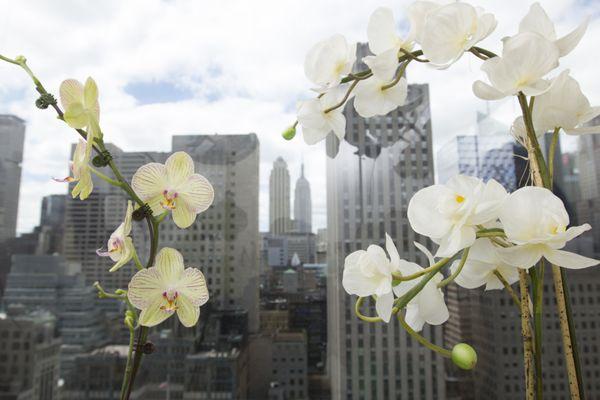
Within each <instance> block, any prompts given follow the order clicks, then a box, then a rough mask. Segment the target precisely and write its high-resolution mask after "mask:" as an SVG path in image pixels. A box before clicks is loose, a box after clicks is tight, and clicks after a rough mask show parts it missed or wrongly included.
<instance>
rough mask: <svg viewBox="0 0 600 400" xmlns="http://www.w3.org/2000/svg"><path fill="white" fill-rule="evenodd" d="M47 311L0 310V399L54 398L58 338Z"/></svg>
mask: <svg viewBox="0 0 600 400" xmlns="http://www.w3.org/2000/svg"><path fill="white" fill-rule="evenodd" d="M55 326H56V320H55V318H54V316H53V315H52V314H50V313H49V312H47V311H33V312H29V311H27V310H26V309H24V308H22V307H9V308H8V313H0V398H1V399H2V400H21V399H23V400H29V399H31V400H33V399H36V400H37V399H44V400H57V399H58V398H59V397H58V378H59V371H58V367H59V358H58V355H59V351H60V338H58V337H57V335H56V329H55Z"/></svg>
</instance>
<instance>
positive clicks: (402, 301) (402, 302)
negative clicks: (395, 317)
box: [394, 258, 450, 309]
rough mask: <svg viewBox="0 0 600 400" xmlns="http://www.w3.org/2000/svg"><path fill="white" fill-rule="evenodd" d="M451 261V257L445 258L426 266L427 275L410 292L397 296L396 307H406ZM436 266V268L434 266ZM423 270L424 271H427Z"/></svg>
mask: <svg viewBox="0 0 600 400" xmlns="http://www.w3.org/2000/svg"><path fill="white" fill-rule="evenodd" d="M448 261H450V259H449V258H444V259H442V260H440V261H438V262H437V263H435V264H433V265H432V266H431V267H429V268H426V269H425V270H428V271H429V273H427V275H426V276H425V277H423V279H421V280H420V281H419V283H417V284H416V285H415V286H413V287H412V288H411V289H410V290H409V291H408V292H406V293H405V294H404V296H402V297H399V298H397V299H396V300H395V301H394V303H396V307H398V308H399V309H403V308H404V307H406V305H407V304H408V303H409V302H410V301H411V300H412V299H413V298H414V297H415V296H416V295H417V294H419V292H420V291H421V290H423V288H424V287H425V285H427V282H429V281H430V280H431V279H432V278H433V277H434V276H435V274H437V273H438V272H440V269H442V267H443V266H444V265H446V263H447V262H448ZM434 267H435V268H434ZM425 270H423V271H425Z"/></svg>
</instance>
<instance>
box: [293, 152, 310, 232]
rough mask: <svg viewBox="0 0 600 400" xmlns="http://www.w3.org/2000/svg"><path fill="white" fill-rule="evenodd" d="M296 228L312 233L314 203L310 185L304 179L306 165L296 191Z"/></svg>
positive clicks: (298, 230)
mask: <svg viewBox="0 0 600 400" xmlns="http://www.w3.org/2000/svg"><path fill="white" fill-rule="evenodd" d="M294 225H295V226H294V227H295V231H297V232H302V233H310V232H312V201H311V196H310V183H309V182H308V179H306V178H305V177H304V163H303V164H302V167H301V172H300V178H298V180H297V181H296V188H295V190H294Z"/></svg>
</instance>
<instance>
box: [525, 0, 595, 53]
mask: <svg viewBox="0 0 600 400" xmlns="http://www.w3.org/2000/svg"><path fill="white" fill-rule="evenodd" d="M588 24H589V18H586V19H585V20H584V21H583V22H582V23H581V24H580V25H579V26H578V27H577V28H575V29H574V30H572V31H571V32H570V33H568V34H566V35H565V36H563V37H561V38H560V39H557V38H556V31H555V29H554V23H553V22H552V20H550V18H549V17H548V14H546V12H545V11H544V9H543V8H542V6H541V5H540V3H533V4H532V5H531V7H530V8H529V12H528V13H527V15H525V17H524V18H523V19H522V20H521V23H520V24H519V33H522V32H534V33H537V34H539V35H542V36H543V37H544V38H546V39H547V40H549V41H551V42H553V43H554V45H556V47H557V48H558V52H559V56H560V57H564V56H566V55H567V54H569V53H570V52H571V51H572V50H573V49H574V48H575V47H576V46H577V44H578V43H579V41H580V40H581V38H582V37H583V34H584V33H585V31H586V30H587V27H588Z"/></svg>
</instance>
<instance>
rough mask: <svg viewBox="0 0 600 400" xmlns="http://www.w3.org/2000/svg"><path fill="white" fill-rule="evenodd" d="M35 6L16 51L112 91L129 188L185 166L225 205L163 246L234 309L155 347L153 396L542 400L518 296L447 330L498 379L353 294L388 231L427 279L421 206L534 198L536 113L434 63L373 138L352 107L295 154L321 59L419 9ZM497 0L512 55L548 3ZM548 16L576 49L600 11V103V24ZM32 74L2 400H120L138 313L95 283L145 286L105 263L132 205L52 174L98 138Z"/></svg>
mask: <svg viewBox="0 0 600 400" xmlns="http://www.w3.org/2000/svg"><path fill="white" fill-rule="evenodd" d="M29 4H30V5H29V6H28V7H26V6H24V5H20V4H18V3H14V2H11V3H8V2H7V3H2V2H0V6H1V7H2V8H1V10H2V11H3V13H2V14H1V15H0V53H2V54H7V55H16V54H21V53H22V54H24V55H26V56H27V57H28V60H29V64H30V65H31V67H32V68H33V69H34V70H35V71H36V73H37V74H38V76H39V77H40V79H42V80H43V81H44V83H45V85H46V87H47V88H49V89H51V90H52V91H54V92H56V90H55V88H57V87H58V86H59V84H60V82H61V80H63V79H66V78H71V77H75V78H79V79H84V78H85V77H86V76H88V75H91V76H93V77H94V78H95V79H96V81H97V82H98V85H99V88H100V103H101V110H102V111H101V116H100V123H101V126H102V127H103V131H104V132H105V140H106V142H107V143H110V146H109V148H110V151H111V153H112V154H113V157H114V159H115V162H116V163H117V165H118V166H119V168H120V169H121V170H122V171H123V174H124V175H125V177H126V178H128V179H130V178H131V176H132V175H133V173H134V172H135V170H136V169H137V168H138V167H139V166H141V165H142V164H145V163H148V162H164V161H165V159H166V157H167V156H168V155H169V154H170V153H171V152H173V151H179V150H183V151H186V152H188V153H189V154H190V155H191V156H192V158H193V159H194V162H195V167H196V170H197V171H198V172H200V173H202V174H203V175H205V176H206V177H207V178H208V179H209V180H210V181H211V182H212V183H213V185H214V187H215V202H214V204H213V206H211V208H210V209H209V210H208V211H207V212H205V213H203V214H201V215H199V217H198V218H197V220H196V222H195V224H194V225H193V226H192V227H191V228H190V229H188V230H179V229H178V228H176V227H175V226H174V224H173V223H172V221H170V219H167V220H166V221H165V223H163V225H162V226H163V227H164V228H162V229H161V237H160V241H161V244H160V245H161V246H172V247H176V248H178V249H179V250H180V251H181V252H182V253H183V255H184V258H185V260H186V264H188V265H195V266H198V267H200V268H201V269H202V271H203V272H204V274H205V275H206V277H207V281H208V286H209V290H210V295H211V300H210V302H209V303H208V304H207V306H205V307H203V308H202V315H201V318H200V322H199V324H198V326H196V327H194V328H192V329H185V328H183V327H182V326H180V325H179V324H178V323H177V322H176V321H175V319H171V320H170V321H168V322H166V323H164V324H162V325H160V326H159V327H157V328H155V329H153V330H152V333H151V335H150V340H151V341H152V343H154V344H155V346H156V349H157V350H156V353H155V354H153V355H150V356H148V357H146V359H145V362H144V364H143V365H144V366H143V368H142V370H141V371H140V375H139V377H138V380H137V382H136V391H135V392H134V393H133V396H132V398H137V399H151V400H152V399H200V398H202V399H213V398H220V399H221V398H226V399H246V398H247V399H257V400H258V399H273V400H284V399H330V398H331V399H395V398H402V399H424V400H430V399H445V398H448V399H457V400H458V399H515V400H516V399H521V398H522V397H523V395H522V393H523V379H522V375H523V374H522V369H521V367H520V365H521V354H520V353H521V351H522V350H521V346H520V341H519V322H518V316H517V310H516V308H515V307H514V306H513V305H512V304H511V303H510V298H509V297H508V295H507V294H506V293H503V292H502V293H500V292H498V293H489V292H488V293H483V292H482V291H480V290H473V291H466V290H458V288H457V286H456V285H454V284H452V285H449V286H448V288H447V291H446V301H447V303H448V306H449V309H450V312H451V317H450V320H449V321H448V322H447V323H446V324H445V325H444V326H436V327H431V326H426V327H425V329H424V332H423V333H424V335H425V336H426V337H428V338H430V339H431V340H433V341H434V342H436V343H438V344H445V345H446V346H452V345H453V344H455V343H457V342H459V341H466V342H468V343H471V344H472V345H473V346H474V347H475V348H476V349H477V350H478V353H479V365H478V368H477V369H476V370H475V371H474V372H469V373H465V372H460V371H458V370H457V369H456V368H455V367H454V366H452V365H451V364H449V363H446V362H445V361H444V359H442V358H441V357H439V356H437V355H435V354H434V353H432V352H430V351H429V350H427V349H425V348H423V347H422V346H420V345H418V344H417V343H415V342H413V341H412V339H411V338H410V337H409V335H407V334H406V332H404V331H403V330H402V329H401V328H400V326H399V325H397V324H394V323H390V324H389V325H386V324H366V323H364V322H362V321H360V320H358V319H357V318H356V317H355V316H354V314H353V311H352V308H353V305H354V304H353V302H354V300H355V299H354V298H353V297H350V296H348V295H347V294H346V293H345V292H344V290H343V289H342V287H341V273H342V267H343V260H344V258H345V256H346V255H347V254H349V253H350V252H352V251H355V250H357V249H363V248H366V247H367V246H368V245H369V244H372V243H379V244H382V242H383V240H384V235H385V233H386V232H388V233H389V234H390V235H391V236H392V237H393V238H394V239H395V242H396V244H397V246H398V249H399V250H400V253H401V254H402V256H403V257H404V258H407V259H412V260H416V261H419V262H421V263H425V262H426V260H423V259H421V257H420V255H419V254H418V252H416V251H415V247H414V246H413V242H414V241H419V242H421V243H423V244H425V245H429V246H430V245H431V243H428V241H427V240H426V239H425V238H423V237H420V236H419V235H416V234H415V233H414V232H412V230H411V229H410V227H409V224H408V221H407V219H406V207H407V204H408V201H409V200H410V198H411V196H412V195H413V194H414V193H415V192H416V191H417V190H419V189H420V188H422V187H424V186H427V185H430V184H433V183H434V182H442V183H443V182H445V181H446V180H447V179H448V178H449V177H450V176H452V175H453V174H456V173H465V174H469V175H475V176H479V177H481V178H483V179H485V180H487V179H490V178H494V179H496V180H498V181H500V182H501V183H502V184H503V185H504V186H505V187H507V188H508V189H510V190H514V189H515V188H517V187H519V186H520V185H522V184H523V183H524V178H523V177H524V176H527V173H528V172H527V168H526V165H525V163H524V162H523V159H522V158H521V157H520V155H522V149H520V148H519V147H518V146H516V145H515V143H514V141H513V140H512V138H511V136H510V135H509V133H508V131H509V125H510V123H511V122H512V120H513V118H514V116H515V115H516V113H517V111H518V106H517V105H516V104H515V103H514V102H513V100H510V99H509V100H505V101H503V102H498V103H493V104H492V103H490V104H486V103H485V102H482V101H479V100H477V99H475V97H474V95H473V94H472V92H471V84H472V82H473V81H474V80H475V79H477V78H478V77H479V74H480V72H479V69H478V66H479V61H477V60H474V59H472V58H470V57H463V59H462V60H461V61H460V62H459V63H457V64H456V65H453V66H452V68H451V69H450V71H444V72H440V71H436V70H434V69H430V68H426V67H422V66H416V68H413V67H411V69H410V70H409V71H408V80H409V83H410V85H409V96H408V101H407V104H406V105H405V106H403V107H401V108H399V109H397V110H394V111H393V112H391V113H390V114H388V115H387V116H384V117H376V118H370V119H368V120H365V119H362V118H360V117H359V116H358V115H357V114H356V113H355V112H354V110H353V108H352V107H351V106H349V107H347V108H346V110H345V115H346V119H347V128H346V140H345V141H344V142H341V143H340V142H338V141H337V140H336V139H335V138H334V137H329V138H328V139H327V140H326V142H325V143H321V144H320V145H318V146H313V147H309V146H306V145H305V144H304V143H303V141H302V138H301V137H297V138H296V139H294V141H293V142H291V143H290V142H286V141H284V140H283V139H281V137H280V132H281V131H282V130H283V129H284V128H285V127H287V126H288V125H289V124H290V123H291V122H293V120H294V118H295V116H294V113H295V102H296V100H298V99H300V98H306V97H308V96H312V95H313V94H311V93H310V92H308V91H306V90H305V89H304V88H306V87H307V82H306V81H305V79H304V75H303V71H302V64H303V59H304V54H305V53H306V51H307V49H308V48H309V47H310V46H311V45H312V44H313V43H314V42H316V41H317V40H319V39H321V38H323V37H325V36H328V35H331V34H334V33H338V32H342V33H345V34H347V35H348V37H349V39H350V40H356V41H364V39H365V37H366V32H364V26H366V21H367V19H368V16H369V14H370V12H371V11H372V10H373V9H374V8H375V7H377V6H379V5H390V6H392V7H393V8H394V10H395V12H396V14H397V15H401V10H402V5H401V4H400V5H399V4H397V2H396V3H393V2H386V1H382V2H360V3H356V4H354V5H353V6H352V7H347V6H345V5H346V3H345V2H302V3H294V4H292V3H283V2H256V3H249V2H234V3H227V4H203V5H202V7H200V6H199V5H198V4H197V3H192V2H179V1H154V2H143V3H141V2H140V3H137V2H127V3H123V4H122V3H120V2H102V3H101V4H96V5H94V7H88V6H83V5H82V3H78V2H72V3H70V2H61V3H60V5H55V4H52V5H50V3H44V2H39V3H35V2H33V3H29ZM477 5H481V6H483V7H484V8H486V9H487V10H489V11H491V12H493V13H495V14H496V15H497V18H498V19H499V20H500V21H501V25H500V26H499V27H498V30H497V31H496V32H495V34H494V35H493V37H492V38H490V39H488V40H487V41H486V44H487V43H489V44H490V45H489V47H490V48H492V49H494V50H495V49H497V48H498V47H499V42H498V41H496V42H495V41H494V40H495V39H496V40H497V39H499V38H501V37H503V36H506V35H508V34H511V33H513V31H515V30H516V29H517V28H516V26H515V15H524V14H525V12H526V10H527V8H528V6H529V5H528V4H524V3H522V2H520V1H508V2H502V3H499V2H491V1H488V2H480V3H478V4H477ZM543 5H544V7H546V8H547V10H548V12H549V13H550V16H551V18H553V19H554V20H556V21H557V29H558V30H559V32H567V31H568V30H569V29H570V28H572V27H574V26H575V25H576V24H577V23H578V22H579V20H580V19H582V18H583V17H584V16H585V15H590V16H591V17H592V21H591V24H590V27H589V30H588V34H587V35H586V36H585V37H584V39H583V40H582V42H581V44H580V45H579V47H578V48H577V49H576V50H575V52H574V56H573V57H571V58H570V61H569V62H570V63H571V64H570V65H564V67H570V68H571V69H572V74H573V76H574V77H575V78H576V79H577V80H578V81H579V82H580V83H581V85H582V88H583V90H584V93H585V94H586V95H587V96H588V98H589V99H590V102H591V103H592V105H596V104H600V83H599V81H598V80H597V78H596V77H597V72H596V71H597V68H596V67H597V63H596V61H595V57H596V55H595V53H596V50H595V48H596V47H597V38H598V35H599V34H600V19H599V18H600V7H598V6H597V5H595V4H594V3H593V2H586V1H575V2H572V1H553V2H551V3H550V2H548V3H547V4H545V3H544V4H543ZM332 15H335V18H332ZM32 21H34V22H35V23H32ZM66 43H68V45H67V44H66ZM358 53H359V56H364V55H366V54H368V49H367V48H366V46H364V45H362V46H359V47H358ZM356 68H359V66H357V67H356ZM26 78H27V77H26V76H24V75H23V74H22V72H21V71H19V70H17V69H16V68H13V66H11V65H4V64H2V65H0V100H1V102H0V114H1V115H0V339H1V341H0V400H17V399H18V400H25V399H107V400H108V399H114V398H118V392H119V389H120V380H121V375H122V372H123V368H124V361H125V352H126V347H124V345H125V344H126V343H127V339H128V337H127V332H126V330H125V329H124V327H123V326H122V325H121V321H122V316H123V310H122V308H121V307H119V304H118V303H116V302H113V301H110V300H98V299H96V295H95V291H94V289H93V288H92V287H91V283H93V282H94V281H96V280H99V281H100V282H102V284H103V285H104V286H105V287H106V288H107V289H116V288H119V287H125V286H126V285H127V282H128V280H129V277H130V275H131V273H132V271H133V267H131V266H129V267H127V268H123V269H122V270H120V271H119V272H117V273H109V272H108V268H109V263H108V262H107V260H106V259H103V258H99V257H97V256H96V254H95V250H96V249H97V248H99V247H102V246H103V245H104V244H105V243H106V240H107V238H108V236H109V235H110V233H111V232H112V231H113V230H114V228H115V227H116V226H117V225H118V224H119V223H120V221H121V218H122V215H123V213H124V212H125V207H124V205H125V203H124V199H123V197H122V195H121V194H120V193H119V191H117V190H116V189H115V188H113V187H110V186H109V185H107V184H105V183H104V182H102V181H95V188H94V192H93V194H92V196H91V197H90V198H89V199H88V200H86V201H84V202H81V201H79V200H73V199H71V198H70V196H69V195H68V194H67V191H68V188H67V186H66V185H65V184H60V183H56V182H53V181H52V180H51V177H63V176H65V174H66V173H67V162H68V160H69V156H70V153H71V152H72V149H73V148H72V144H73V143H74V140H75V136H74V134H73V132H72V131H70V130H69V129H68V128H67V127H66V126H65V125H63V124H62V123H61V122H60V121H57V120H56V118H55V117H54V116H53V115H52V114H51V112H49V111H48V110H46V111H41V110H38V109H36V108H35V106H34V100H35V98H36V96H35V93H34V91H33V89H32V88H31V85H30V82H28V80H27V79H26ZM544 143H545V142H544ZM544 145H546V144H544ZM556 157H557V158H556V161H555V165H556V166H557V167H556V182H555V186H556V187H557V192H558V194H559V195H560V196H561V197H562V198H563V199H564V201H565V203H566V205H567V208H568V210H569V213H570V215H571V220H572V223H583V222H589V223H591V225H592V226H593V227H594V228H595V229H594V230H593V231H592V232H588V233H586V234H585V235H582V237H581V238H580V239H578V240H577V241H575V242H574V243H573V247H574V249H576V250H577V251H579V252H581V253H582V254H585V255H588V256H591V257H596V258H597V257H598V256H599V255H600V172H599V171H600V138H599V137H598V136H585V137H581V138H573V137H569V138H565V136H564V135H563V136H562V137H561V143H560V151H559V152H557V156H556ZM143 228H144V227H143V226H142V225H141V224H135V226H134V231H133V236H134V237H135V241H136V246H137V247H138V252H139V253H140V255H141V257H142V258H145V256H146V253H147V251H148V238H147V237H146V235H147V233H146V232H145V230H144V229H143ZM569 277H570V286H571V291H572V292H571V293H572V298H573V306H574V311H575V315H576V317H575V320H576V323H577V324H578V332H579V336H578V339H579V342H580V346H581V348H580V351H581V353H582V357H583V363H584V365H585V366H586V368H585V376H584V378H585V383H586V389H587V395H588V396H589V398H595V397H598V396H600V362H599V361H598V354H599V353H598V346H600V337H599V336H598V334H597V332H598V329H600V307H599V305H600V296H599V295H598V293H600V273H598V272H597V271H596V270H594V269H590V270H586V271H574V272H571V271H570V272H569ZM550 283H551V282H550V281H548V282H547V283H546V288H545V290H546V291H550V290H551V285H550ZM369 307H371V308H372V305H369ZM371 311H373V310H371ZM544 312H545V313H546V315H545V320H544V321H545V324H546V325H547V327H546V328H547V329H546V332H545V333H544V357H545V370H544V371H545V374H547V375H546V377H545V382H544V385H546V386H547V388H546V389H547V393H548V394H549V395H548V398H550V399H562V398H565V397H566V396H567V393H568V388H567V385H566V378H565V376H564V368H563V366H562V354H561V353H560V350H558V351H557V350H555V349H557V348H559V344H560V336H559V331H558V325H557V323H556V318H555V315H554V308H553V305H552V304H550V303H548V304H547V305H546V306H545V308H544Z"/></svg>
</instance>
